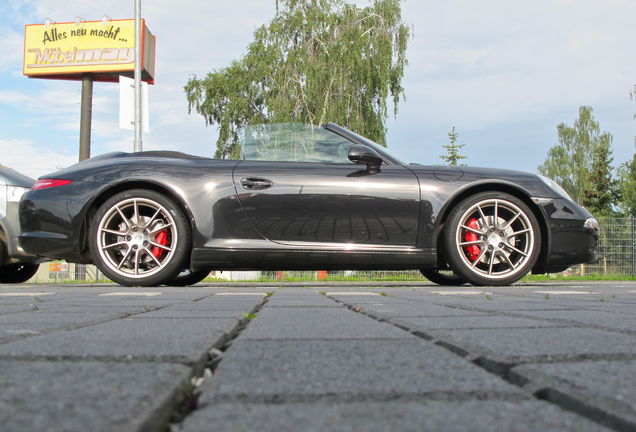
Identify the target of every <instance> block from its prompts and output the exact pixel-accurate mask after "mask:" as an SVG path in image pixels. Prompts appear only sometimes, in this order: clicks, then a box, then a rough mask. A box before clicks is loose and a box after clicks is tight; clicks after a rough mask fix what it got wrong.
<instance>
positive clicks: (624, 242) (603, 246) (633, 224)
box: [572, 217, 636, 276]
mask: <svg viewBox="0 0 636 432" xmlns="http://www.w3.org/2000/svg"><path fill="white" fill-rule="evenodd" d="M599 222H600V223H601V238H600V241H599V247H598V252H599V255H601V260H600V261H599V262H598V263H596V264H587V265H584V266H577V267H576V268H573V269H572V270H573V271H578V272H582V273H585V274H603V275H626V276H636V248H635V247H634V245H635V242H636V219H634V218H632V217H630V218H599Z"/></svg>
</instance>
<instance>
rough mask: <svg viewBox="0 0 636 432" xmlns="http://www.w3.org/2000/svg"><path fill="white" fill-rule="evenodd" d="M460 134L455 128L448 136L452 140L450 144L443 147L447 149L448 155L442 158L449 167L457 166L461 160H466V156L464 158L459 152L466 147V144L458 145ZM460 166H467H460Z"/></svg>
mask: <svg viewBox="0 0 636 432" xmlns="http://www.w3.org/2000/svg"><path fill="white" fill-rule="evenodd" d="M458 136H459V134H458V133H457V132H455V126H453V130H452V131H451V132H450V133H449V134H448V138H449V139H450V144H447V145H443V146H442V147H444V148H445V149H446V152H447V153H446V155H443V156H440V158H442V159H443V160H444V162H446V163H447V164H448V165H451V166H455V165H457V162H458V161H459V160H461V159H466V156H462V155H460V154H459V150H460V149H461V148H462V147H464V146H465V145H466V144H457V137H458ZM460 166H466V164H460Z"/></svg>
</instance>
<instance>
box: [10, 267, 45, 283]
mask: <svg viewBox="0 0 636 432" xmlns="http://www.w3.org/2000/svg"><path fill="white" fill-rule="evenodd" d="M38 268H40V265H39V264H9V265H5V266H2V267H0V283H22V282H26V281H28V280H29V279H31V278H32V277H33V276H35V274H36V273H37V272H38Z"/></svg>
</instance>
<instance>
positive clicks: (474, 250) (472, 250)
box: [464, 218, 481, 261]
mask: <svg viewBox="0 0 636 432" xmlns="http://www.w3.org/2000/svg"><path fill="white" fill-rule="evenodd" d="M466 226H468V227H469V228H472V229H476V230H478V229H479V225H478V224H477V219H475V218H472V219H469V220H468V223H467V224H466ZM464 240H465V241H467V242H474V241H477V240H479V236H478V235H477V234H475V233H474V232H472V231H466V234H464ZM466 251H467V252H468V255H469V258H470V260H471V261H475V260H477V258H479V254H480V253H481V249H480V248H479V246H477V245H469V246H466Z"/></svg>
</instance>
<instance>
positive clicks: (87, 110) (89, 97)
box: [79, 73, 93, 162]
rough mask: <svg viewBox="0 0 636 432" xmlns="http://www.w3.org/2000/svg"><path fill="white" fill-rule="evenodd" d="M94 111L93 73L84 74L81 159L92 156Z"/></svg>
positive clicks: (81, 109) (81, 111) (81, 113)
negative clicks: (92, 119) (92, 120)
mask: <svg viewBox="0 0 636 432" xmlns="http://www.w3.org/2000/svg"><path fill="white" fill-rule="evenodd" d="M92 111H93V74H92V73H84V74H82V105H81V108H80V148H79V161H80V162H81V161H83V160H86V159H88V158H89V157H91V118H92Z"/></svg>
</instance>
